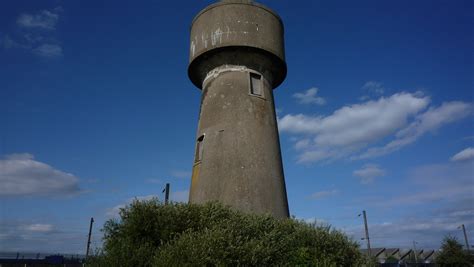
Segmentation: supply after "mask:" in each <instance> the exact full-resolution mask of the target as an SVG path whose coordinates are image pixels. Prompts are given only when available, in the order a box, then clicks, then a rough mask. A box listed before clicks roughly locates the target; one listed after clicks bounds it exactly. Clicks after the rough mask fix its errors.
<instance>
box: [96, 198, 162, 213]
mask: <svg viewBox="0 0 474 267" xmlns="http://www.w3.org/2000/svg"><path fill="white" fill-rule="evenodd" d="M154 198H156V199H160V198H159V197H158V195H146V196H136V197H132V198H129V199H127V200H126V201H125V203H122V204H119V205H116V206H114V207H113V208H110V209H108V210H107V211H106V212H105V215H106V216H108V217H118V216H119V213H120V210H121V209H123V208H125V206H127V205H129V204H131V203H132V202H133V201H135V200H138V201H146V200H151V199H154Z"/></svg>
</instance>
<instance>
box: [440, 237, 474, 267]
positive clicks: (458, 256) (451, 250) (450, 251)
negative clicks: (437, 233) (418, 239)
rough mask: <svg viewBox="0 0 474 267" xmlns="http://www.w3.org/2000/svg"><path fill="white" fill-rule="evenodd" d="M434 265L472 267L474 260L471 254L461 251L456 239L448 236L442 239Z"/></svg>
mask: <svg viewBox="0 0 474 267" xmlns="http://www.w3.org/2000/svg"><path fill="white" fill-rule="evenodd" d="M436 263H437V265H439V266H442V267H464V266H472V265H473V264H474V260H473V257H472V255H471V254H469V253H468V252H467V251H465V250H463V249H462V245H461V243H459V242H458V240H457V239H456V237H453V236H450V235H448V236H446V237H445V238H444V239H443V243H442V245H441V252H440V253H439V254H438V256H437V257H436Z"/></svg>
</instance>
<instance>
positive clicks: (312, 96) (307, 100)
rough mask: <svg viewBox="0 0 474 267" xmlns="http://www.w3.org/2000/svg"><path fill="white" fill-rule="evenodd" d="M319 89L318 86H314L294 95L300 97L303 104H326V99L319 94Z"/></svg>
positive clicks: (299, 100) (299, 99)
mask: <svg viewBox="0 0 474 267" xmlns="http://www.w3.org/2000/svg"><path fill="white" fill-rule="evenodd" d="M318 90H319V89H318V88H316V87H313V88H310V89H308V90H306V91H305V92H304V93H295V94H294V95H293V97H294V98H296V99H298V102H299V103H301V104H316V105H324V104H326V100H325V99H324V98H322V97H319V96H317V94H318Z"/></svg>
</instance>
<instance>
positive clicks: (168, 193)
mask: <svg viewBox="0 0 474 267" xmlns="http://www.w3.org/2000/svg"><path fill="white" fill-rule="evenodd" d="M163 192H164V193H165V205H167V204H168V202H169V198H170V184H169V183H166V186H165V189H163ZM163 192H162V193H163Z"/></svg>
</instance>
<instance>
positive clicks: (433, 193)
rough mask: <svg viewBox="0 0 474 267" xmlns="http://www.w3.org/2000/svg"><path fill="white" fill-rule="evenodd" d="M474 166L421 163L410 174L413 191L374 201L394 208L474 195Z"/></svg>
mask: <svg viewBox="0 0 474 267" xmlns="http://www.w3.org/2000/svg"><path fill="white" fill-rule="evenodd" d="M473 173H474V166H473V165H472V164H470V162H459V163H453V162H450V163H443V164H430V165H424V166H419V167H417V168H415V169H414V170H412V171H411V172H410V173H409V181H410V182H411V185H410V187H409V188H410V190H409V192H408V193H406V194H398V195H397V196H395V197H393V198H387V197H384V199H383V201H373V203H377V204H376V205H377V206H382V207H392V206H403V205H424V204H427V203H432V204H433V203H436V202H440V203H441V202H444V201H453V200H457V199H462V198H472V197H473V196H474V181H473V179H472V174H473Z"/></svg>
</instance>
